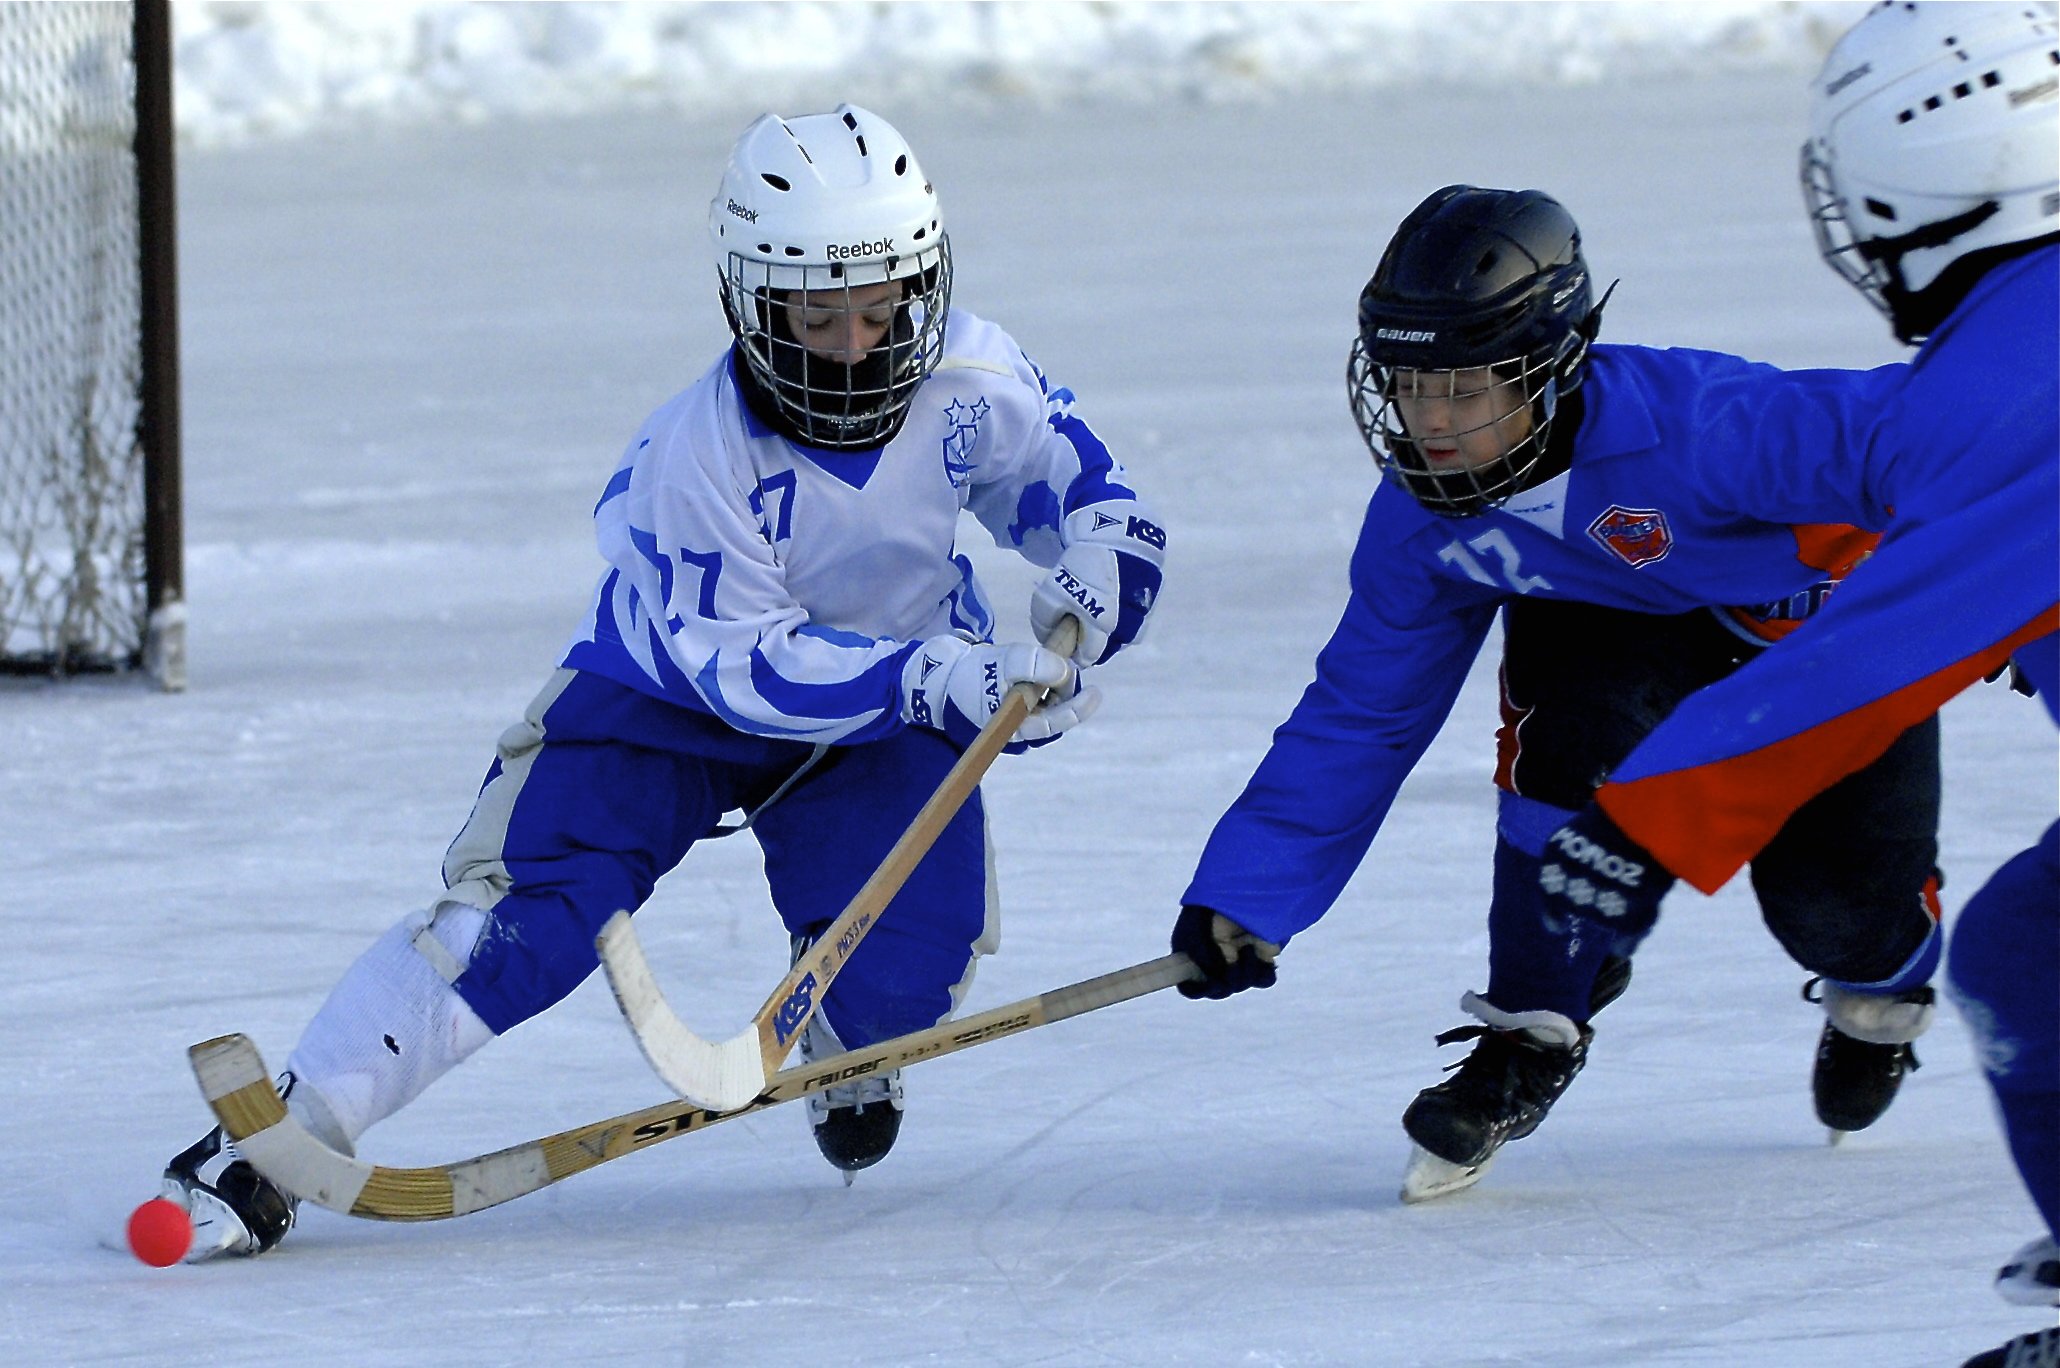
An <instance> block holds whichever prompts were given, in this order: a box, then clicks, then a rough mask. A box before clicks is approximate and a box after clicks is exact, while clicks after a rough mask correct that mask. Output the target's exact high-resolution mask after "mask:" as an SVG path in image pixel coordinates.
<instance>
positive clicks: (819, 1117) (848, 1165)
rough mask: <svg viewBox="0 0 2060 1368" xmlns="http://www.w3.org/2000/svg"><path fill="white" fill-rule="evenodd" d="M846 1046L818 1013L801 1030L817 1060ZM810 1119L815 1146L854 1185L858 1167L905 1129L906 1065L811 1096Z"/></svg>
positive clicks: (880, 1155)
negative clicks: (903, 1094)
mask: <svg viewBox="0 0 2060 1368" xmlns="http://www.w3.org/2000/svg"><path fill="white" fill-rule="evenodd" d="M843 1051H844V1046H843V1045H842V1044H841V1043H840V1042H839V1041H838V1039H837V1035H836V1032H834V1031H833V1030H831V1029H830V1024H829V1023H828V1022H827V1021H824V1020H823V1018H822V1015H821V1014H820V1013H818V1014H817V1015H816V1016H815V1017H814V1018H812V1019H811V1020H810V1021H809V1023H808V1029H807V1030H806V1031H804V1032H802V1035H801V1057H802V1058H803V1059H804V1060H807V1061H809V1062H811V1063H813V1062H814V1061H816V1060H818V1059H827V1058H829V1057H830V1056H831V1055H835V1054H841V1053H843ZM808 1124H809V1126H810V1128H811V1129H812V1130H813V1131H814V1132H815V1147H816V1148H817V1149H819V1150H821V1151H822V1153H823V1158H825V1159H827V1160H829V1161H830V1162H831V1163H832V1164H834V1165H835V1166H836V1167H837V1168H838V1170H839V1171H841V1172H842V1173H843V1175H844V1185H845V1186H846V1187H849V1186H850V1185H851V1182H852V1180H853V1178H854V1177H855V1176H856V1175H857V1173H858V1171H859V1170H860V1169H863V1168H871V1167H872V1166H873V1165H874V1164H877V1163H879V1162H880V1161H881V1160H882V1159H885V1158H886V1157H887V1151H889V1150H891V1149H893V1148H894V1137H895V1136H896V1135H898V1134H899V1133H900V1131H901V1070H899V1069H888V1070H886V1071H884V1072H872V1073H865V1074H861V1075H859V1076H858V1077H856V1078H854V1079H852V1080H851V1081H850V1082H848V1083H839V1084H837V1085H836V1086H835V1087H833V1088H826V1089H824V1090H823V1091H822V1092H818V1093H810V1094H809V1097H808Z"/></svg>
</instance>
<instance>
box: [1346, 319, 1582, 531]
mask: <svg viewBox="0 0 2060 1368" xmlns="http://www.w3.org/2000/svg"><path fill="white" fill-rule="evenodd" d="M1576 347H1577V352H1576V353H1575V355H1574V356H1573V364H1574V365H1575V366H1578V365H1579V362H1580V359H1581V357H1582V356H1585V354H1586V351H1587V340H1586V339H1585V338H1577V339H1576ZM1567 369H1568V365H1567V358H1565V357H1562V356H1559V355H1557V354H1555V353H1554V352H1551V351H1541V352H1533V353H1531V354H1530V355H1528V356H1520V357H1515V358H1513V359H1511V360H1508V361H1500V362H1496V363H1493V364H1491V365H1487V366H1474V367H1469V368H1467V369H1465V370H1410V369H1407V368H1404V367H1400V366H1389V365H1383V364H1381V363H1380V362H1378V361H1375V360H1374V359H1373V358H1372V356H1371V355H1369V354H1368V352H1367V350H1366V345H1365V343H1364V342H1363V341H1360V342H1354V343H1353V345H1352V357H1351V361H1350V362H1349V364H1348V365H1347V367H1346V378H1347V383H1348V384H1349V385H1350V388H1351V395H1352V418H1353V420H1354V421H1355V422H1357V423H1358V425H1359V433H1360V435H1361V436H1362V437H1364V438H1365V439H1366V445H1367V447H1368V448H1369V449H1370V450H1371V451H1372V452H1373V458H1374V460H1375V462H1377V463H1378V464H1379V466H1380V468H1381V470H1382V472H1383V473H1385V474H1389V475H1393V476H1394V477H1395V478H1396V479H1398V480H1400V481H1401V482H1402V487H1403V488H1404V489H1406V490H1408V491H1409V493H1410V494H1411V495H1412V496H1414V497H1415V499H1416V501H1417V502H1418V503H1420V504H1422V505H1423V506H1424V507H1425V508H1426V509H1427V510H1429V511H1430V512H1432V513H1435V514H1438V515H1439V516H1440V517H1447V518H1464V517H1469V516H1471V515H1473V514H1475V513H1479V512H1480V511H1481V510H1483V509H1486V508H1494V507H1496V506H1498V505H1500V504H1503V503H1506V502H1508V501H1509V499H1510V498H1512V497H1513V496H1514V495H1515V494H1516V493H1517V492H1518V491H1520V490H1521V489H1523V488H1524V486H1525V483H1526V482H1527V481H1528V480H1529V479H1530V478H1531V475H1532V473H1533V472H1534V471H1536V470H1537V468H1538V464H1539V462H1541V461H1543V460H1544V459H1545V452H1546V448H1547V443H1548V442H1549V441H1550V440H1551V434H1552V420H1553V417H1554V416H1555V413H1556V411H1557V409H1558V407H1559V379H1558V377H1559V376H1560V375H1561V374H1562V373H1564V372H1566V371H1567ZM1405 408H1406V409H1408V410H1410V411H1412V412H1413V413H1414V414H1415V415H1416V417H1417V421H1418V423H1419V424H1420V425H1421V426H1422V428H1423V431H1421V432H1414V431H1412V430H1411V427H1410V424H1409V421H1408V419H1407V418H1406V417H1405V413H1404V410H1405Z"/></svg>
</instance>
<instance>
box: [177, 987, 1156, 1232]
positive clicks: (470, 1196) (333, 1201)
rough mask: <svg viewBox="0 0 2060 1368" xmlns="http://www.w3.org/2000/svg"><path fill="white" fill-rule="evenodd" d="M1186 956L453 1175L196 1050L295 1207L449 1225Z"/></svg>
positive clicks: (238, 1134) (260, 1161)
mask: <svg viewBox="0 0 2060 1368" xmlns="http://www.w3.org/2000/svg"><path fill="white" fill-rule="evenodd" d="M1194 974H1195V968H1194V966H1193V965H1192V964H1190V963H1189V962H1188V959H1187V956H1185V955H1165V956H1162V957H1161V958H1159V959H1155V960H1148V961H1146V962H1145V963H1143V964H1133V965H1131V966H1130V967H1129V968H1127V969H1118V970H1116V971H1115V972H1114V973H1109V974H1103V975H1101V976H1099V977H1097V978H1091V979H1086V980H1084V981H1082V982H1080V983H1075V984H1070V985H1068V986H1067V987H1064V988H1054V989H1052V990H1051V991H1050V992H1048V993H1040V994H1038V995H1037V996H1036V997H1029V998H1024V999H1022V1000H1021V1001H1018V1002H1011V1003H1009V1004H1008V1005H1007V1006H1004V1007H996V1008H994V1009H993V1010H992V1011H987V1012H981V1013H979V1014H978V1015H976V1016H970V1017H966V1018H965V1019H964V1020H961V1021H946V1022H943V1023H940V1024H939V1025H936V1026H932V1027H930V1028H928V1029H927V1030H921V1031H914V1032H911V1033H910V1034H908V1035H904V1036H896V1037H895V1038H894V1039H892V1040H883V1041H880V1042H879V1043H878V1044H875V1045H868V1046H865V1047H864V1048H862V1049H857V1050H847V1051H845V1052H844V1053H843V1054H840V1055H832V1056H831V1057H829V1058H827V1059H821V1060H817V1061H816V1062H814V1063H812V1064H803V1065H800V1066H798V1067H796V1068H792V1069H785V1070H782V1071H781V1072H779V1073H776V1074H774V1075H773V1076H772V1077H771V1078H769V1079H767V1080H766V1085H765V1088H764V1090H763V1091H761V1092H760V1093H759V1094H758V1095H757V1096H755V1097H753V1098H751V1099H749V1100H748V1101H747V1102H745V1103H744V1105H742V1106H740V1107H736V1108H733V1109H731V1110H728V1111H719V1110H714V1109H710V1108H703V1107H694V1106H690V1105H684V1104H682V1103H681V1102H679V1101H677V1100H674V1101H667V1102H661V1103H659V1104H658V1105H656V1106H652V1107H645V1108H644V1109H642V1110H641V1111H633V1112H625V1113H624V1114H623V1115H621V1116H611V1117H609V1118H607V1119H606V1120H603V1121H594V1122H590V1123H588V1124H587V1125H584V1126H576V1127H574V1128H573V1129H571V1130H568V1131H560V1132H558V1134H556V1135H547V1136H544V1137H543V1138H542V1139H539V1140H532V1141H529V1142H528V1143H527V1144H522V1145H515V1146H511V1147H510V1148H508V1149H504V1150H497V1151H495V1152H494V1153H492V1154H482V1155H479V1156H477V1157H476V1158H472V1159H465V1160H461V1161H459V1162H458V1163H455V1164H441V1165H435V1166H431V1167H427V1168H388V1167H386V1166H385V1165H382V1164H368V1163H366V1162H365V1161H364V1160H362V1159H355V1158H352V1157H350V1156H349V1155H345V1154H340V1153H338V1152H337V1151H335V1150H333V1149H330V1148H329V1147H328V1146H327V1145H325V1144H323V1143H322V1142H321V1141H320V1140H317V1139H316V1138H315V1137H314V1136H313V1135H312V1134H310V1133H309V1132H308V1131H307V1130H306V1128H304V1127H303V1126H302V1125H301V1124H300V1122H299V1121H297V1120H295V1119H294V1117H293V1116H292V1115H291V1114H290V1113H289V1112H288V1111H287V1110H286V1104H285V1103H284V1102H282V1101H281V1100H280V1098H279V1093H278V1090H277V1088H276V1087H275V1086H274V1085H273V1083H272V1076H271V1073H270V1071H269V1070H267V1069H266V1067H265V1061H264V1059H263V1058H262V1057H261V1056H260V1055H259V1054H258V1050H257V1046H256V1045H254V1044H252V1043H251V1040H250V1037H248V1036H243V1035H227V1036H221V1037H218V1038H217V1039H214V1040H209V1041H203V1042H202V1043H201V1044H198V1045H195V1046H194V1047H193V1048H192V1049H190V1050H188V1051H187V1054H188V1056H190V1058H191V1060H192V1064H193V1073H194V1076H195V1077H196V1078H198V1079H199V1080H200V1090H201V1092H202V1093H203V1094H205V1095H206V1097H207V1103H208V1106H209V1107H210V1108H212V1109H213V1111H214V1114H215V1118H216V1120H218V1121H219V1122H220V1123H221V1126H222V1130H223V1132H224V1133H225V1134H226V1135H227V1136H228V1137H229V1139H231V1140H232V1141H234V1142H235V1144H236V1148H237V1150H238V1151H240V1152H241V1153H242V1155H243V1156H244V1157H245V1158H246V1159H248V1160H250V1162H251V1163H252V1164H254V1165H256V1167H257V1170H258V1172H260V1173H262V1174H264V1175H265V1177H267V1178H269V1179H271V1180H272V1181H273V1182H274V1183H277V1184H278V1185H279V1186H280V1187H283V1188H285V1189H286V1190H287V1191H288V1192H290V1193H292V1194H293V1195H294V1196H296V1197H299V1198H301V1199H302V1200H304V1201H309V1202H313V1203H315V1204H316V1205H318V1206H325V1207H328V1208H329V1209H330V1210H332V1211H339V1212H342V1213H343V1214H345V1215H347V1216H362V1217H366V1218H368V1219H370V1220H375V1221H442V1220H449V1219H450V1218H451V1217H453V1216H464V1215H467V1214H469V1213H471V1212H474V1211H483V1210H485V1209H486V1208H487V1207H490V1206H498V1205H499V1204H500V1203H502V1202H506V1201H512V1200H513V1199H514V1198H517V1197H522V1196H526V1195H527V1194H529V1193H532V1192H535V1191H537V1190H538V1189H539V1188H545V1187H549V1186H550V1185H551V1184H553V1183H557V1182H560V1181H562V1180H564V1179H566V1178H570V1177H571V1176H572V1175H574V1174H575V1173H584V1172H586V1171H587V1170H588V1169H590V1168H594V1167H596V1166H598V1165H601V1164H605V1163H608V1162H609V1161H610V1160H613V1159H620V1158H622V1157H623V1156H624V1155H626V1154H634V1153H637V1152H639V1151H642V1150H647V1149H649V1148H651V1147H652V1146H653V1145H656V1144H660V1143H662V1142H664V1141H667V1140H671V1139H673V1138H674V1137H676V1136H681V1135H685V1134H687V1133H689V1132H690V1131H697V1130H702V1129H704V1128H706V1127H708V1126H713V1125H715V1124H717V1123H718V1122H722V1121H728V1120H731V1119H732V1118H734V1117H739V1116H748V1115H751V1114H752V1113H754V1112H760V1111H764V1110H765V1109H766V1108H767V1107H776V1106H779V1105H780V1104H781V1103H783V1102H792V1101H794V1100H795V1099H796V1098H800V1097H806V1096H807V1095H808V1094H810V1093H815V1092H821V1091H822V1090H823V1089H825V1088H831V1087H835V1086H836V1085H837V1084H839V1083H844V1082H848V1081H849V1080H851V1079H853V1078H857V1077H860V1076H862V1075H864V1074H869V1073H875V1072H878V1071H880V1070H883V1069H902V1068H907V1067H908V1066H909V1065H911V1064H918V1063H921V1062H922V1061H923V1060H926V1059H941V1058H943V1057H944V1056H945V1055H948V1054H955V1053H957V1052H958V1051H960V1050H967V1049H971V1048H972V1047H973V1046H975V1045H985V1044H987V1043H988V1042H990V1041H995V1040H1000V1039H1002V1038H1004V1037H1006V1036H1012V1035H1021V1034H1022V1033H1023V1032H1025V1031H1030V1030H1034V1029H1036V1028H1037V1027H1039V1026H1047V1025H1049V1024H1051V1023H1052V1022H1054V1021H1064V1020H1065V1019H1066V1018H1068V1017H1075V1016H1079V1015H1081V1014H1082V1013H1085V1012H1092V1011H1096V1010H1099V1009H1100V1008H1103V1007H1109V1006H1113V1005H1114V1004H1116V1003H1118V1002H1128V1001H1129V1000H1130V999H1132V998H1136V997H1142V996H1144V995H1145V994H1147V993H1156V992H1158V991H1159V990H1160V989H1161V988H1170V987H1172V986H1173V985H1174V984H1176V983H1179V982H1181V981H1183V980H1185V979H1188V978H1191V977H1193V976H1194Z"/></svg>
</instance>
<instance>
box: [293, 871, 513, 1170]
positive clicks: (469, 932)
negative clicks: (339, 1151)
mask: <svg viewBox="0 0 2060 1368" xmlns="http://www.w3.org/2000/svg"><path fill="white" fill-rule="evenodd" d="M485 925H486V913H484V912H482V911H480V910H479V909H478V908H476V907H470V906H467V905H465V904H462V903H448V902H447V903H443V904H441V905H439V906H438V907H437V908H436V909H435V910H434V911H433V912H428V911H425V912H411V913H409V914H408V915H407V916H405V917H403V918H401V919H400V921H398V922H396V923H395V924H394V925H393V926H392V927H391V928H389V929H388V930H387V932H386V934H385V935H383V936H381V937H380V938H379V939H378V940H376V941H374V942H373V943H372V947H371V948H370V949H369V950H367V951H365V953H364V954H363V955H360V956H359V957H358V960H357V962H356V963H355V964H353V965H351V967H350V968H349V969H346V970H345V971H344V974H343V977H342V979H340V980H338V982H337V984H336V986H335V987H334V988H332V989H331V990H330V991H329V998H328V1000H327V1001H326V1002H324V1003H323V1004H322V1008H321V1010H320V1011H318V1012H316V1013H315V1019H314V1020H313V1021H310V1022H309V1023H308V1026H307V1029H306V1030H305V1031H303V1032H302V1033H301V1037H300V1043H299V1044H298V1045H296V1046H294V1048H293V1053H292V1054H291V1055H290V1056H288V1058H287V1060H286V1067H287V1069H288V1070H289V1071H291V1072H292V1073H293V1075H294V1077H295V1078H296V1079H297V1080H298V1082H297V1084H296V1086H295V1088H294V1094H295V1095H294V1098H293V1099H292V1102H299V1101H300V1100H301V1098H300V1090H301V1089H302V1088H310V1089H312V1090H313V1091H314V1093H315V1094H316V1096H315V1097H313V1098H310V1099H308V1101H307V1104H306V1106H305V1107H304V1108H303V1109H302V1111H301V1113H300V1114H301V1119H302V1122H303V1124H306V1125H308V1127H309V1129H310V1130H314V1131H315V1132H316V1133H317V1134H318V1135H320V1134H322V1132H323V1130H333V1131H336V1132H341V1138H342V1139H343V1140H344V1141H345V1142H346V1144H355V1143H356V1141H357V1138H358V1137H359V1136H361V1135H363V1134H364V1133H365V1132H366V1131H367V1130H368V1129H370V1128H371V1127H372V1126H373V1125H375V1124H376V1123H378V1122H380V1121H383V1120H385V1119H386V1118H387V1117H389V1116H392V1115H393V1114H394V1113H395V1112H397V1111H399V1110H400V1109H401V1108H402V1107H405V1106H407V1105H408V1103H410V1102H412V1101H414V1100H415V1099H416V1098H417V1097H419V1096H421V1094H422V1090H423V1089H424V1088H427V1087H428V1086H429V1085H430V1084H431V1083H434V1082H435V1081H436V1080H437V1079H439V1078H441V1077H443V1076H444V1075H445V1074H446V1073H449V1072H450V1071H451V1069H452V1068H454V1067H455V1066H457V1065H458V1064H459V1063H460V1062H461V1061H463V1060H464V1059H465V1058H466V1057H467V1056H468V1055H470V1054H471V1053H472V1052H473V1051H474V1050H477V1049H478V1048H479V1047H480V1046H482V1045H484V1044H486V1042H487V1041H489V1040H491V1039H493V1032H492V1031H490V1030H488V1029H487V1026H486V1023H485V1022H483V1021H481V1020H480V1019H479V1016H478V1014H477V1013H475V1012H474V1011H473V1010H472V1008H471V1007H469V1006H468V1005H466V1003H465V1000H464V999H463V998H461V997H459V996H458V994H457V993H456V991H454V990H453V989H452V987H451V985H450V983H449V982H448V981H447V980H446V979H445V972H450V973H451V976H452V977H456V973H457V972H462V970H463V967H464V965H465V964H466V962H467V961H469V960H470V959H471V957H472V948H473V946H474V944H476V943H477V942H478V940H479V933H480V931H481V930H482V929H483V928H484V927H485ZM418 937H420V940H421V942H422V944H420V945H419V947H418V944H417V938H418ZM432 958H434V959H436V960H437V963H436V964H432V963H431V959H432ZM292 1102H289V1104H288V1105H289V1107H291V1106H292ZM324 1111H326V1112H327V1113H328V1115H327V1117H326V1118H325V1117H323V1116H322V1115H321V1113H322V1112H324ZM325 1121H326V1122H327V1123H328V1124H327V1125H323V1124H321V1123H323V1122H325ZM323 1138H324V1139H326V1140H329V1141H330V1143H332V1144H334V1143H335V1140H336V1136H335V1135H333V1134H331V1135H323ZM339 1148H343V1146H339Z"/></svg>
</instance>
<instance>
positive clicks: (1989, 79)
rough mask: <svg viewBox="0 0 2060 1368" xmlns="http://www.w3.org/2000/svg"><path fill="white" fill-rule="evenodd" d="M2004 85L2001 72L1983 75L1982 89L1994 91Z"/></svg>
mask: <svg viewBox="0 0 2060 1368" xmlns="http://www.w3.org/2000/svg"><path fill="white" fill-rule="evenodd" d="M2002 83H2003V73H2002V72H2000V71H1984V72H1982V73H1981V88H1982V89H1983V90H1994V89H1995V88H1996V87H1997V86H1999V85H2001V84H2002Z"/></svg>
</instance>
